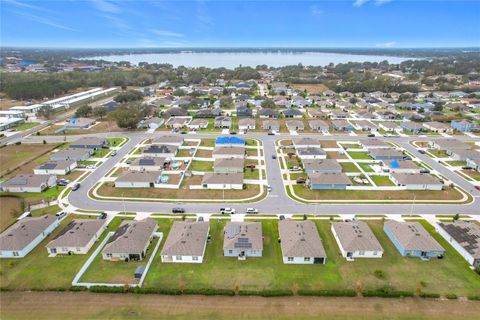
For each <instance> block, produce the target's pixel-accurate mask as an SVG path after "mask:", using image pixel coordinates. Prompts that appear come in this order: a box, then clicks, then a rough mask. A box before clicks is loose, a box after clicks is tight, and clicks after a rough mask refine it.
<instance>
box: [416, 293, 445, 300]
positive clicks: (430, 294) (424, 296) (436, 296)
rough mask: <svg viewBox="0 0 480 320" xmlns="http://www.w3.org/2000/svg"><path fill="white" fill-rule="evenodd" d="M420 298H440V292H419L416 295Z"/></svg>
mask: <svg viewBox="0 0 480 320" xmlns="http://www.w3.org/2000/svg"><path fill="white" fill-rule="evenodd" d="M418 296H419V297H420V298H432V299H438V298H440V294H438V293H429V292H421V293H420V294H419V295H418Z"/></svg>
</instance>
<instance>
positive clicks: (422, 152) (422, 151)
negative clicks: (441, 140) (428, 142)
mask: <svg viewBox="0 0 480 320" xmlns="http://www.w3.org/2000/svg"><path fill="white" fill-rule="evenodd" d="M418 153H420V154H425V153H426V152H425V150H418Z"/></svg>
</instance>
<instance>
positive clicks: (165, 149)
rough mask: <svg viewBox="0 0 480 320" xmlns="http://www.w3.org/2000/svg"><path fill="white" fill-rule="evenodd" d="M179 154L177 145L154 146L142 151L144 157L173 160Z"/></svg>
mask: <svg viewBox="0 0 480 320" xmlns="http://www.w3.org/2000/svg"><path fill="white" fill-rule="evenodd" d="M177 152H178V147H177V146H176V145H170V144H152V145H150V146H148V147H146V148H144V149H143V150H142V156H150V157H163V158H173V157H175V155H176V154H177Z"/></svg>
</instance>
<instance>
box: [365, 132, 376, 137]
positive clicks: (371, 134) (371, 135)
mask: <svg viewBox="0 0 480 320" xmlns="http://www.w3.org/2000/svg"><path fill="white" fill-rule="evenodd" d="M367 137H369V138H373V137H375V135H374V134H373V133H370V134H369V135H367Z"/></svg>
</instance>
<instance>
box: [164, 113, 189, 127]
mask: <svg viewBox="0 0 480 320" xmlns="http://www.w3.org/2000/svg"><path fill="white" fill-rule="evenodd" d="M191 120H192V118H191V117H180V116H179V117H170V118H168V120H167V122H166V123H165V126H166V127H167V128H169V129H174V130H179V129H181V128H183V127H185V126H187V125H188V124H189V123H190V121H191Z"/></svg>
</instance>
